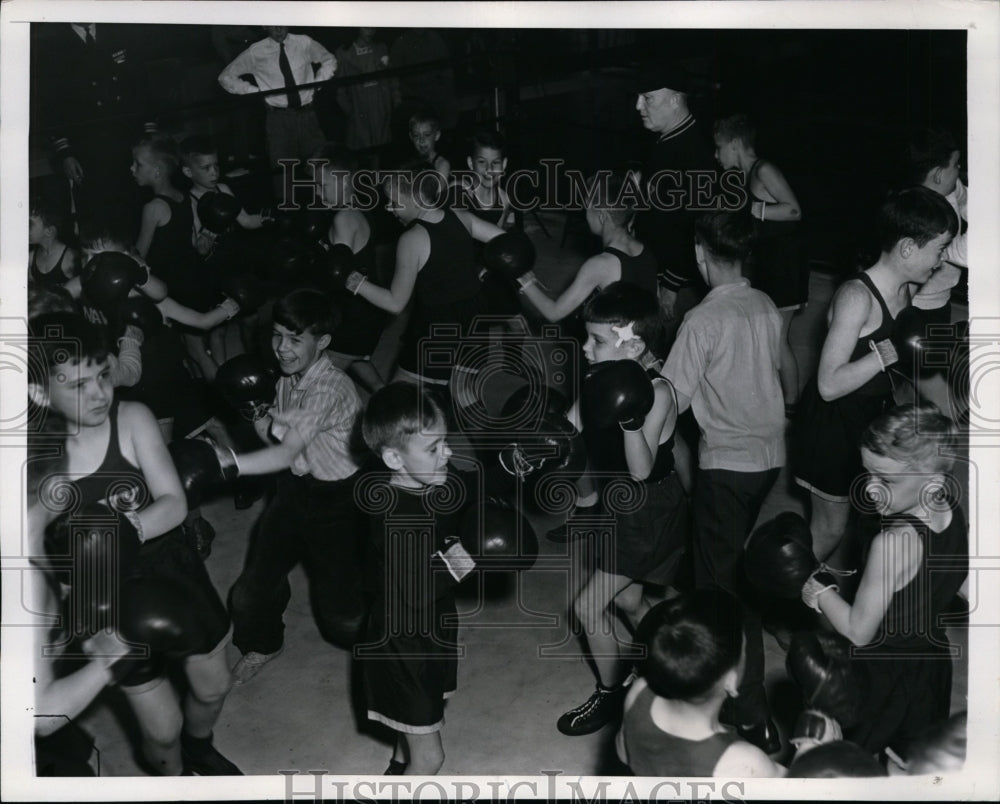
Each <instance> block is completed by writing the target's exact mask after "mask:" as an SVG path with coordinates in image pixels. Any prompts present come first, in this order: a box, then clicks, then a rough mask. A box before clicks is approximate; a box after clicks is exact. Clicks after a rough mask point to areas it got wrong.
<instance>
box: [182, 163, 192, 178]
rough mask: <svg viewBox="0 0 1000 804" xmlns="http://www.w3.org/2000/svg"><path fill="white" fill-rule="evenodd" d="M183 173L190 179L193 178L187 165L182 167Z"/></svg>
mask: <svg viewBox="0 0 1000 804" xmlns="http://www.w3.org/2000/svg"><path fill="white" fill-rule="evenodd" d="M181 173H183V174H184V175H185V176H187V177H188V178H189V179H190V178H191V168H189V167H188V166H187V165H182V166H181Z"/></svg>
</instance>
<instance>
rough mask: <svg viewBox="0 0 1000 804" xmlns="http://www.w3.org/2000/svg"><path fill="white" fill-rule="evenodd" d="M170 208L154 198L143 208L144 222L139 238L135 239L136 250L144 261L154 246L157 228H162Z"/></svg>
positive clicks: (140, 228) (140, 227) (141, 224)
mask: <svg viewBox="0 0 1000 804" xmlns="http://www.w3.org/2000/svg"><path fill="white" fill-rule="evenodd" d="M169 211H170V210H169V208H168V207H167V205H166V203H165V202H164V201H163V200H162V199H159V198H154V199H153V200H152V201H149V202H147V203H146V205H145V206H143V208H142V222H141V223H140V224H139V236H138V237H137V238H136V239H135V248H136V251H138V252H139V256H140V257H142V258H143V259H146V257H147V256H148V255H149V247H150V246H151V245H152V244H153V235H155V234H156V227H158V226H162V225H163V224H164V223H165V222H166V219H167V214H168V213H169Z"/></svg>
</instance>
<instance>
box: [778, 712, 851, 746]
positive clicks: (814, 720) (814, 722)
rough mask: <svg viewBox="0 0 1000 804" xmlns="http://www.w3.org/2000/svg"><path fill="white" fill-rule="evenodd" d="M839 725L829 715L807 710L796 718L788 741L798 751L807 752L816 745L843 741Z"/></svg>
mask: <svg viewBox="0 0 1000 804" xmlns="http://www.w3.org/2000/svg"><path fill="white" fill-rule="evenodd" d="M843 739H844V734H843V732H842V731H841V728H840V724H839V723H837V721H836V720H834V719H833V718H832V717H830V716H829V715H826V714H824V713H823V712H818V711H816V710H815V709H807V710H806V711H804V712H803V713H802V714H800V715H799V716H798V718H797V719H796V721H795V727H794V728H793V729H792V739H791V740H790V741H789V742H791V744H792V745H794V746H795V748H796V749H798V750H799V751H802V752H804V751H808V750H809V749H810V748H815V747H816V746H817V745H823V744H824V743H832V742H835V741H837V740H843Z"/></svg>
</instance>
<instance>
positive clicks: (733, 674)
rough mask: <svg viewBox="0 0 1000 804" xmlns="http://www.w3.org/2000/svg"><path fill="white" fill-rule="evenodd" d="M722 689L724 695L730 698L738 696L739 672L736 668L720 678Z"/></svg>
mask: <svg viewBox="0 0 1000 804" xmlns="http://www.w3.org/2000/svg"><path fill="white" fill-rule="evenodd" d="M722 688H723V689H724V690H725V691H726V695H727V696H728V697H730V698H735V697H736V696H737V695H738V694H739V689H740V671H739V667H738V666H737V667H733V668H731V669H730V670H729V671H727V672H726V674H725V675H724V676H723V677H722Z"/></svg>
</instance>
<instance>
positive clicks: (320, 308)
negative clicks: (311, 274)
mask: <svg viewBox="0 0 1000 804" xmlns="http://www.w3.org/2000/svg"><path fill="white" fill-rule="evenodd" d="M272 317H273V320H274V323H275V324H279V325H280V326H282V327H284V328H285V329H287V330H289V331H290V332H294V333H295V334H297V335H301V334H302V333H303V332H308V333H309V334H311V335H315V336H316V337H317V338H322V337H323V336H324V335H330V336H331V337H332V336H333V332H334V330H336V329H337V326H338V325H339V324H340V311H339V310H338V309H337V307H336V305H334V303H333V301H332V300H331V299H330V297H329V296H327V295H326V294H325V293H323V292H322V291H320V290H316V289H315V288H299V289H298V290H293V291H292V292H291V293H288V294H286V295H284V296H282V297H281V298H280V299H278V301H276V302H275V303H274V313H273V316H272Z"/></svg>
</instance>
